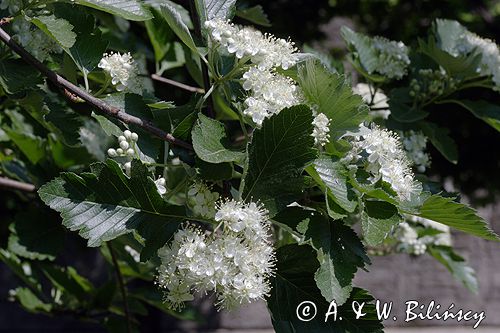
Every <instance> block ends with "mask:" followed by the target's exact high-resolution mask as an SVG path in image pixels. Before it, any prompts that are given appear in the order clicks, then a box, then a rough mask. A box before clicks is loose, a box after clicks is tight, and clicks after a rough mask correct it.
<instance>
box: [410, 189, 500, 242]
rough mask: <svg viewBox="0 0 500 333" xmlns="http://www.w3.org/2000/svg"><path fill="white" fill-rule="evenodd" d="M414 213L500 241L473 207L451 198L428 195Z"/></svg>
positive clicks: (469, 232)
mask: <svg viewBox="0 0 500 333" xmlns="http://www.w3.org/2000/svg"><path fill="white" fill-rule="evenodd" d="M415 215H418V216H420V217H423V218H426V219H429V220H432V221H435V222H439V223H442V224H446V225H447V226H450V227H452V228H455V229H457V230H460V231H463V232H466V233H468V234H471V235H474V236H478V237H481V238H484V239H488V240H494V241H500V239H499V238H498V236H497V235H496V234H495V233H494V232H493V231H492V230H491V229H490V228H489V227H488V225H487V223H486V221H484V220H483V219H482V218H481V217H480V216H478V215H477V212H476V211H475V210H474V209H472V208H471V207H469V206H466V205H464V204H461V203H458V202H455V201H453V198H444V197H441V196H439V195H433V196H430V197H429V198H427V200H426V201H425V202H424V204H423V205H422V207H421V208H420V213H419V214H415Z"/></svg>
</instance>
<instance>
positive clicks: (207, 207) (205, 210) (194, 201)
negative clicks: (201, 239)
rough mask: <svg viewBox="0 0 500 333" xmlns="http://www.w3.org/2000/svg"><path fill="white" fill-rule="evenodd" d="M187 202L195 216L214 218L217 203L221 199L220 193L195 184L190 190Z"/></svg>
mask: <svg viewBox="0 0 500 333" xmlns="http://www.w3.org/2000/svg"><path fill="white" fill-rule="evenodd" d="M187 195H188V197H187V202H188V205H189V207H190V208H191V209H192V211H193V213H194V215H197V216H201V217H205V218H214V216H215V202H216V201H217V200H218V199H219V193H217V192H212V191H210V188H208V187H207V185H205V184H203V183H194V184H193V186H191V188H190V189H189V190H188V193H187Z"/></svg>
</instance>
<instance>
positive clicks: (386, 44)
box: [373, 36, 410, 79]
mask: <svg viewBox="0 0 500 333" xmlns="http://www.w3.org/2000/svg"><path fill="white" fill-rule="evenodd" d="M373 48H374V49H375V50H376V51H378V59H377V61H378V65H377V67H376V71H377V72H378V73H380V74H382V75H385V76H387V77H389V78H396V79H401V78H402V77H403V76H405V75H406V72H407V70H406V69H407V67H408V65H409V64H410V58H409V57H408V48H407V47H406V45H405V44H404V43H403V42H396V41H391V40H388V39H386V38H384V37H379V36H376V37H374V38H373Z"/></svg>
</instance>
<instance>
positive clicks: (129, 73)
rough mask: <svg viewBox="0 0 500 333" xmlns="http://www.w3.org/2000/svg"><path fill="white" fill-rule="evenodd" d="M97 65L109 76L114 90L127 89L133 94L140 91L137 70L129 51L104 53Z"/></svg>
mask: <svg viewBox="0 0 500 333" xmlns="http://www.w3.org/2000/svg"><path fill="white" fill-rule="evenodd" d="M98 67H99V68H102V69H103V70H104V71H106V72H107V73H108V74H109V75H110V76H111V83H112V84H113V85H115V86H116V90H118V91H125V90H127V91H130V92H132V93H135V94H141V93H142V87H141V84H140V81H139V79H138V74H139V70H138V67H137V64H136V63H135V62H134V59H133V58H132V56H131V55H130V52H129V53H124V54H120V53H113V52H111V53H109V54H108V53H105V54H104V55H103V57H102V59H101V61H100V62H99V65H98Z"/></svg>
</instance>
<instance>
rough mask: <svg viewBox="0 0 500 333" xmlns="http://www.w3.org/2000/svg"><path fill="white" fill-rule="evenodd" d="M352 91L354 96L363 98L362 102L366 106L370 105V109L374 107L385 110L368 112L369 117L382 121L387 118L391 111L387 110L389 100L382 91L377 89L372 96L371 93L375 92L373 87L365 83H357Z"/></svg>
mask: <svg viewBox="0 0 500 333" xmlns="http://www.w3.org/2000/svg"><path fill="white" fill-rule="evenodd" d="M352 91H353V92H354V93H355V94H358V95H360V96H361V97H362V98H363V101H364V102H365V103H366V104H368V105H370V107H374V108H377V109H387V110H375V111H370V114H371V115H373V116H375V117H380V118H383V119H387V118H389V115H390V114H391V111H390V110H389V104H388V103H387V101H388V100H389V99H388V98H387V96H386V95H385V94H384V92H383V91H382V90H380V89H377V91H376V92H375V94H373V92H374V91H375V88H374V87H372V86H371V85H369V84H366V83H358V84H357V85H356V86H354V87H353V88H352ZM372 95H373V96H372Z"/></svg>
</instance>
